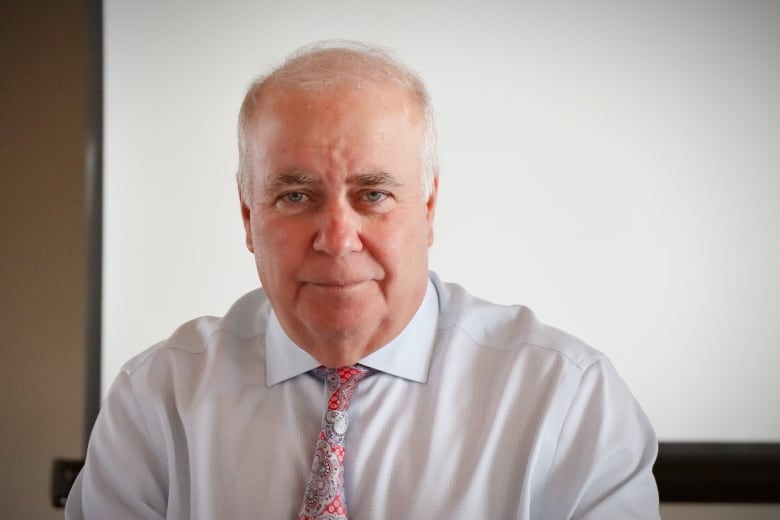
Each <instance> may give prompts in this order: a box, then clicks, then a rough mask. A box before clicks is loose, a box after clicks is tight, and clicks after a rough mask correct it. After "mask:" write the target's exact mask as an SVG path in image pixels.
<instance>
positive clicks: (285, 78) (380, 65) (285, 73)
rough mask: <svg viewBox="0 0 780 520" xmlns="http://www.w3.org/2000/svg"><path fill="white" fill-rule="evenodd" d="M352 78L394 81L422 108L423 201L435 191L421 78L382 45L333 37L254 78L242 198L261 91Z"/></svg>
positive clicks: (428, 110) (242, 159) (242, 144)
mask: <svg viewBox="0 0 780 520" xmlns="http://www.w3.org/2000/svg"><path fill="white" fill-rule="evenodd" d="M343 82H349V83H350V84H352V85H354V86H355V87H356V88H361V89H363V88H372V87H375V86H376V85H378V84H380V83H387V82H390V83H394V84H396V85H397V86H398V87H400V88H401V89H402V90H403V91H405V92H406V93H407V94H408V95H409V98H410V99H411V100H413V101H415V102H416V103H417V104H418V105H419V108H420V113H421V115H422V118H423V124H424V134H423V143H422V158H421V159H422V172H420V181H421V183H422V193H423V196H424V200H427V199H428V197H429V196H430V194H431V192H432V190H433V183H434V180H435V178H436V177H437V176H438V174H439V164H438V157H437V153H436V122H435V116H434V112H433V105H432V103H431V99H430V95H429V94H428V90H427V89H426V88H425V85H424V83H423V81H422V79H421V78H420V77H419V76H418V75H417V74H416V73H415V72H413V71H412V70H410V69H409V68H408V67H406V66H405V65H403V64H401V63H400V62H399V61H397V60H396V59H395V58H393V57H392V56H391V55H390V53H389V52H388V51H386V50H384V49H381V48H378V47H373V46H370V45H367V44H364V43H360V42H352V41H344V40H329V41H325V42H319V43H315V44H313V45H308V46H306V47H303V48H301V49H299V50H297V51H296V52H294V53H293V54H292V55H290V57H289V58H287V60H286V61H285V62H284V63H282V65H281V66H279V67H277V68H276V69H274V70H272V71H271V72H270V73H269V74H265V75H262V76H260V77H258V78H256V79H255V80H254V81H253V82H252V83H251V84H250V85H249V88H248V89H247V93H246V95H245V96H244V100H243V102H242V103H241V110H240V112H239V115H238V172H237V173H236V178H237V180H238V187H239V192H240V194H241V197H242V199H243V200H244V201H249V200H250V196H249V195H250V189H249V186H250V178H251V175H252V158H251V154H250V151H249V143H248V137H247V134H248V132H249V129H250V125H251V120H252V116H253V115H254V111H255V108H256V107H257V106H258V105H259V104H260V100H261V98H262V91H263V90H264V89H265V88H266V87H267V86H268V85H271V84H277V83H280V84H289V85H292V86H293V87H294V88H295V89H298V90H323V89H326V88H328V87H331V86H333V85H336V84H339V83H343Z"/></svg>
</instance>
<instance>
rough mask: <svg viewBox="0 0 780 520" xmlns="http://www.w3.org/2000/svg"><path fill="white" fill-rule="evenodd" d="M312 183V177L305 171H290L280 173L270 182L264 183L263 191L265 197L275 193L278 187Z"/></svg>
mask: <svg viewBox="0 0 780 520" xmlns="http://www.w3.org/2000/svg"><path fill="white" fill-rule="evenodd" d="M310 184H314V177H312V176H311V175H309V174H307V173H303V172H299V171H291V172H287V173H282V174H281V175H278V176H276V177H274V178H273V179H272V180H271V181H270V182H266V183H265V187H264V188H263V193H264V194H265V196H266V197H268V196H271V195H273V194H275V193H276V192H277V191H279V189H281V188H284V187H287V186H301V185H304V186H305V185H310Z"/></svg>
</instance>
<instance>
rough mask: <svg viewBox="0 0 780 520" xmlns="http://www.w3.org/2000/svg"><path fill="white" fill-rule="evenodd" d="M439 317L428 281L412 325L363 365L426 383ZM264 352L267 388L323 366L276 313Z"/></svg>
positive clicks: (269, 327) (433, 294)
mask: <svg viewBox="0 0 780 520" xmlns="http://www.w3.org/2000/svg"><path fill="white" fill-rule="evenodd" d="M438 314H439V299H438V295H437V293H436V289H435V288H434V286H433V284H432V283H431V282H430V281H429V282H428V288H427V290H426V292H425V297H424V298H423V301H422V303H421V304H420V307H419V308H418V309H417V312H416V313H415V314H414V316H413V317H412V319H411V321H410V322H409V324H408V325H407V326H406V327H405V328H404V330H402V331H401V333H400V334H399V335H398V336H396V337H395V338H394V339H393V340H392V341H390V342H389V343H388V344H387V345H385V346H384V347H382V348H380V349H379V350H377V351H376V352H373V353H371V354H369V355H368V356H366V357H364V358H363V359H361V360H360V364H361V365H365V366H367V367H370V368H373V369H375V370H378V371H380V372H385V373H387V374H391V375H394V376H397V377H402V378H404V379H409V380H411V381H416V382H418V383H424V382H426V380H427V379H428V367H429V366H430V360H431V355H432V353H433V342H434V338H435V336H436V322H437V318H438ZM265 352H266V385H267V386H273V385H275V384H277V383H280V382H282V381H285V380H287V379H290V378H292V377H295V376H297V375H299V374H302V373H304V372H308V371H309V370H311V369H313V368H316V367H318V366H319V365H320V363H319V362H318V361H317V360H316V359H314V358H313V357H312V356H311V355H309V353H308V352H306V351H305V350H303V349H302V348H300V347H299V346H298V345H296V344H295V343H294V342H293V341H292V340H291V339H290V338H289V337H288V336H287V334H286V333H285V332H284V330H283V329H282V325H281V324H280V323H279V320H278V318H277V317H276V313H274V312H273V310H271V311H270V315H269V316H268V327H267V328H266V335H265Z"/></svg>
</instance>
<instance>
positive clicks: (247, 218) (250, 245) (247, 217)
mask: <svg viewBox="0 0 780 520" xmlns="http://www.w3.org/2000/svg"><path fill="white" fill-rule="evenodd" d="M238 201H239V203H240V204H241V220H243V221H244V233H245V234H246V248H247V249H249V252H250V253H254V252H255V244H254V242H253V241H252V211H251V210H250V209H249V205H248V204H247V203H246V201H245V200H244V197H243V195H242V194H241V189H240V188H239V190H238Z"/></svg>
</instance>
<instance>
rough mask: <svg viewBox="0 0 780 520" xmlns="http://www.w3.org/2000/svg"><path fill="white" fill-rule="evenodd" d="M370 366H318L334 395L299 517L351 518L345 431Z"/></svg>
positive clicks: (316, 450)
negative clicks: (346, 484) (353, 400)
mask: <svg viewBox="0 0 780 520" xmlns="http://www.w3.org/2000/svg"><path fill="white" fill-rule="evenodd" d="M368 370H369V369H367V368H366V367H363V366H360V365H355V366H352V367H344V368H327V369H326V368H324V367H320V368H318V369H315V370H314V372H315V373H316V374H318V375H320V376H323V377H324V378H325V380H326V381H327V383H328V390H329V393H330V399H328V407H327V410H326V411H325V416H324V417H323V419H322V428H321V430H320V434H319V437H318V438H317V444H316V445H315V448H314V461H313V462H312V465H311V477H310V479H309V484H308V485H307V486H306V493H305V495H304V499H303V506H301V512H300V513H299V515H298V520H314V519H317V520H322V519H328V520H347V504H346V500H345V498H344V435H345V433H346V432H347V426H348V424H349V423H348V418H347V410H348V408H349V401H350V399H351V398H352V394H353V393H354V392H355V387H357V384H358V382H360V380H361V379H363V378H364V377H366V375H368Z"/></svg>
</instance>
